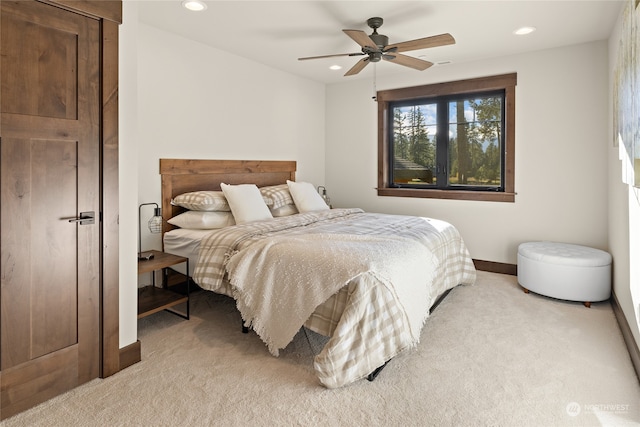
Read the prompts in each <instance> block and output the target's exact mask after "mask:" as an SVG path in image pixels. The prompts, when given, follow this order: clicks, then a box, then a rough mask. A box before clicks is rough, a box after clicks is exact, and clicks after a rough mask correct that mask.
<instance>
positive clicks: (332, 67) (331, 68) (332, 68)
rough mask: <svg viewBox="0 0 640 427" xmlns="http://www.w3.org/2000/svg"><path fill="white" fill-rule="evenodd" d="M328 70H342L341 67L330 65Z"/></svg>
mask: <svg viewBox="0 0 640 427" xmlns="http://www.w3.org/2000/svg"><path fill="white" fill-rule="evenodd" d="M329 69H330V70H342V67H341V66H339V65H332V66H331V67H329Z"/></svg>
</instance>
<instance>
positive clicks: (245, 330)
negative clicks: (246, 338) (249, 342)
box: [242, 322, 249, 334]
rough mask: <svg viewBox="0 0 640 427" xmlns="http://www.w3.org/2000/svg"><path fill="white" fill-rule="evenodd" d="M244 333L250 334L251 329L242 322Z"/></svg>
mask: <svg viewBox="0 0 640 427" xmlns="http://www.w3.org/2000/svg"><path fill="white" fill-rule="evenodd" d="M242 333H243V334H248V333H249V328H248V327H247V326H245V325H244V322H242Z"/></svg>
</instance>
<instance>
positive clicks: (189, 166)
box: [160, 159, 296, 233]
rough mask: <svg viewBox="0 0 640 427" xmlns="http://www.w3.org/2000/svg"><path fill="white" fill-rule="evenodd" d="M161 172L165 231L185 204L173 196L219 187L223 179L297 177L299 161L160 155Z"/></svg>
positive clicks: (263, 182)
mask: <svg viewBox="0 0 640 427" xmlns="http://www.w3.org/2000/svg"><path fill="white" fill-rule="evenodd" d="M160 175H161V176H162V232H163V233H164V232H166V231H169V230H171V229H173V228H175V227H174V226H172V225H171V224H169V223H168V222H167V220H168V219H170V218H172V217H174V216H175V215H177V214H179V213H180V212H182V211H184V209H183V208H180V207H178V206H173V205H172V204H171V199H173V198H174V197H176V196H178V195H180V194H183V193H188V192H190V191H200V190H203V191H215V190H220V183H221V182H224V183H226V184H256V185H257V186H258V187H264V186H267V185H277V184H284V183H286V182H287V180H291V181H295V178H296V162H295V161H286V160H190V159H160Z"/></svg>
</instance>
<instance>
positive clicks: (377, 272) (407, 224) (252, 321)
mask: <svg viewBox="0 0 640 427" xmlns="http://www.w3.org/2000/svg"><path fill="white" fill-rule="evenodd" d="M295 172H296V162H294V161H249V160H237V161H236V160H189V159H161V160H160V174H161V176H162V208H163V209H162V213H163V249H164V250H165V251H166V252H170V253H174V254H177V255H182V256H188V257H189V258H190V260H191V262H190V263H189V265H191V266H193V270H192V271H190V272H189V275H190V276H191V277H192V279H193V280H194V281H195V282H196V283H197V284H198V285H199V286H200V287H201V288H203V289H205V290H207V291H211V292H217V293H221V294H225V295H228V296H230V297H232V298H234V299H235V301H236V305H237V307H238V309H239V311H240V313H241V315H242V318H243V321H244V324H245V326H250V327H251V328H252V329H253V330H254V331H255V332H256V333H257V334H258V336H259V337H260V338H261V339H262V340H263V341H264V342H265V344H266V346H267V348H268V349H269V351H270V352H271V354H273V355H274V356H277V355H278V351H279V350H281V349H283V348H284V347H286V345H287V344H288V343H289V342H290V341H291V340H292V339H293V337H294V336H295V334H296V333H297V332H298V331H299V330H300V328H301V327H305V328H308V329H310V330H313V331H314V332H317V333H319V334H321V335H325V336H327V337H329V338H328V340H327V342H326V345H325V346H324V348H323V349H322V350H321V352H320V353H319V354H318V355H316V357H315V359H314V369H315V371H316V373H317V375H318V379H319V381H320V382H321V383H322V384H323V385H324V386H326V387H328V388H336V387H341V386H344V385H347V384H350V383H352V382H354V381H357V380H359V379H362V378H365V377H368V376H370V375H371V373H372V372H376V371H378V370H379V369H380V367H382V366H384V365H385V364H386V363H387V361H389V360H390V359H391V358H393V357H394V356H396V355H397V354H399V353H400V352H402V351H405V350H407V349H410V348H412V347H415V345H416V344H417V343H418V342H419V339H420V332H421V330H422V327H423V326H424V323H425V321H426V319H427V317H428V315H429V312H430V308H431V307H432V306H433V304H434V303H435V302H436V301H437V299H438V298H439V297H440V296H442V295H443V294H445V293H446V292H447V291H449V290H450V289H452V288H453V287H455V286H457V285H460V284H473V283H474V281H475V269H474V266H473V262H472V260H471V258H470V256H469V253H468V250H467V248H466V246H465V244H464V241H463V239H462V237H461V236H460V234H459V232H458V230H457V229H456V228H455V227H454V226H452V225H451V224H449V223H447V222H445V221H441V220H437V219H433V218H420V217H414V216H402V215H384V214H377V213H368V212H364V211H362V210H361V209H358V208H348V209H329V208H326V209H322V210H315V209H311V210H309V209H308V207H307V206H305V205H304V204H305V202H301V201H300V193H298V189H299V188H301V187H302V186H303V185H306V183H296V182H295ZM221 183H225V184H226V185H225V184H222V185H223V186H224V187H225V188H224V190H225V191H227V190H228V189H229V188H230V187H233V188H234V190H235V189H236V188H237V189H239V188H240V187H243V186H241V185H240V184H255V186H257V187H259V188H260V189H261V193H262V190H263V189H265V190H266V189H269V188H278V189H279V190H278V191H280V192H282V191H284V190H283V187H284V188H285V189H286V188H289V189H291V190H292V193H293V192H294V190H295V193H296V194H295V195H297V196H298V198H297V199H296V200H295V203H294V202H293V200H291V202H283V203H287V204H290V203H293V204H294V206H293V207H291V206H285V207H291V208H292V209H289V210H288V212H287V213H286V214H283V215H281V216H280V215H276V212H277V211H279V209H271V207H273V206H275V204H274V205H269V206H270V207H269V209H270V210H271V212H272V213H273V214H274V215H276V217H274V218H268V219H267V218H265V219H264V220H259V221H249V222H246V223H242V224H235V225H226V226H223V227H220V228H216V229H212V230H201V229H198V230H194V229H190V228H188V227H185V226H184V224H182V225H183V226H182V227H176V226H175V225H172V223H173V224H176V223H177V222H176V220H175V219H176V218H178V217H179V216H180V215H181V214H184V213H185V212H189V210H190V209H187V207H188V208H193V206H192V205H189V204H182V205H181V206H177V205H176V203H175V201H176V200H183V195H185V194H193V193H192V192H218V191H220V190H221ZM287 185H288V186H289V187H287ZM292 186H293V187H292ZM285 192H286V191H285ZM287 193H288V192H287ZM225 194H227V198H228V197H229V195H230V193H225ZM262 194H263V195H265V194H268V192H264V193H262ZM234 197H235V196H234ZM264 197H265V198H264V203H265V204H268V203H269V201H270V199H269V198H268V197H267V196H264ZM229 201H231V200H229ZM298 202H299V203H298ZM295 207H300V208H301V209H300V212H298V210H297V209H294V208H295ZM260 209H262V206H260ZM292 212H298V213H292ZM237 213H238V212H236V211H234V215H235V216H236V217H237V218H239V217H238V215H237Z"/></svg>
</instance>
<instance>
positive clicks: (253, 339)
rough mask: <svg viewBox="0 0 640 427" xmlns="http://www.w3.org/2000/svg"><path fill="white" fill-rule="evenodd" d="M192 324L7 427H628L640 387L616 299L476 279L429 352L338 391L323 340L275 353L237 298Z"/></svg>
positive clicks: (448, 308) (171, 329)
mask: <svg viewBox="0 0 640 427" xmlns="http://www.w3.org/2000/svg"><path fill="white" fill-rule="evenodd" d="M192 314H193V315H192V318H191V320H189V321H185V320H182V319H180V318H178V317H176V316H173V315H171V314H168V313H165V312H162V313H158V314H156V315H153V316H150V317H148V318H146V319H143V320H141V321H140V324H139V339H140V340H141V342H142V358H143V360H142V362H140V363H137V364H135V365H133V366H131V367H129V368H127V369H125V370H124V371H122V372H120V373H118V374H116V375H114V376H112V377H110V378H107V379H104V380H94V381H92V382H90V383H88V384H85V385H83V386H81V387H79V388H77V389H75V390H73V391H71V392H69V393H66V394H64V395H62V396H59V397H57V398H55V399H53V400H51V401H49V402H46V403H44V404H42V405H40V406H38V407H36V408H34V409H32V410H30V411H28V412H25V413H22V414H19V415H17V416H15V417H13V418H11V419H9V420H6V421H5V422H3V423H1V425H2V426H7V427H8V426H209V425H211V426H214V425H215V426H262V425H264V426H267V425H269V426H271V425H276V426H292V425H298V426H431V425H433V426H480V425H491V426H565V425H566V426H602V425H609V426H624V425H639V424H640V386H639V384H638V379H637V377H636V376H635V373H634V371H633V368H632V365H631V361H630V359H629V355H628V354H627V351H626V348H625V346H624V343H623V340H622V335H621V333H620V331H619V328H618V325H617V323H616V320H615V317H614V315H613V311H612V309H611V306H610V305H609V303H597V304H593V305H592V307H591V308H590V309H588V308H585V307H584V306H583V305H582V304H580V303H573V302H564V301H557V300H553V299H550V298H545V297H542V296H538V295H534V294H528V295H527V294H525V293H523V292H522V290H521V289H520V288H519V287H518V285H517V280H516V278H515V277H513V276H506V275H499V274H492V273H486V272H479V273H478V281H477V283H476V284H475V285H474V286H464V287H457V288H455V289H454V290H453V291H452V292H451V293H450V294H449V296H448V297H447V298H446V299H445V300H444V301H443V302H442V304H441V305H440V306H439V307H438V308H437V309H436V310H435V312H434V313H433V314H432V316H431V317H430V318H429V320H428V321H427V324H426V326H425V328H424V330H423V333H422V338H421V343H420V345H419V347H418V348H416V349H415V350H411V351H407V352H405V353H404V354H402V355H400V356H398V357H396V358H395V359H393V360H392V361H391V362H390V363H389V365H388V366H387V367H386V368H385V369H384V370H383V371H382V373H381V374H380V376H379V377H378V378H377V379H376V380H375V381H374V382H368V381H366V380H362V381H359V382H357V383H355V384H352V385H350V386H347V387H344V388H341V389H337V390H328V389H325V388H323V387H322V386H321V385H320V384H319V382H318V381H317V379H316V377H315V375H314V372H313V367H312V358H313V354H314V352H318V351H319V350H320V348H321V346H322V339H321V337H318V336H316V335H311V333H309V337H307V336H306V335H305V334H304V333H299V334H298V335H297V336H296V339H295V341H294V342H293V343H291V344H290V345H289V347H287V348H286V349H285V350H284V351H282V352H281V356H280V357H279V358H275V357H272V356H271V355H269V353H268V352H267V349H266V347H265V346H264V344H262V342H261V341H260V340H259V338H258V337H257V336H256V335H255V334H254V333H250V334H242V333H241V332H240V317H239V314H238V313H237V311H236V310H235V308H234V304H233V301H231V300H229V299H227V298H225V297H221V296H217V295H213V294H211V293H208V292H200V293H198V294H197V295H196V296H194V298H193V306H192Z"/></svg>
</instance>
